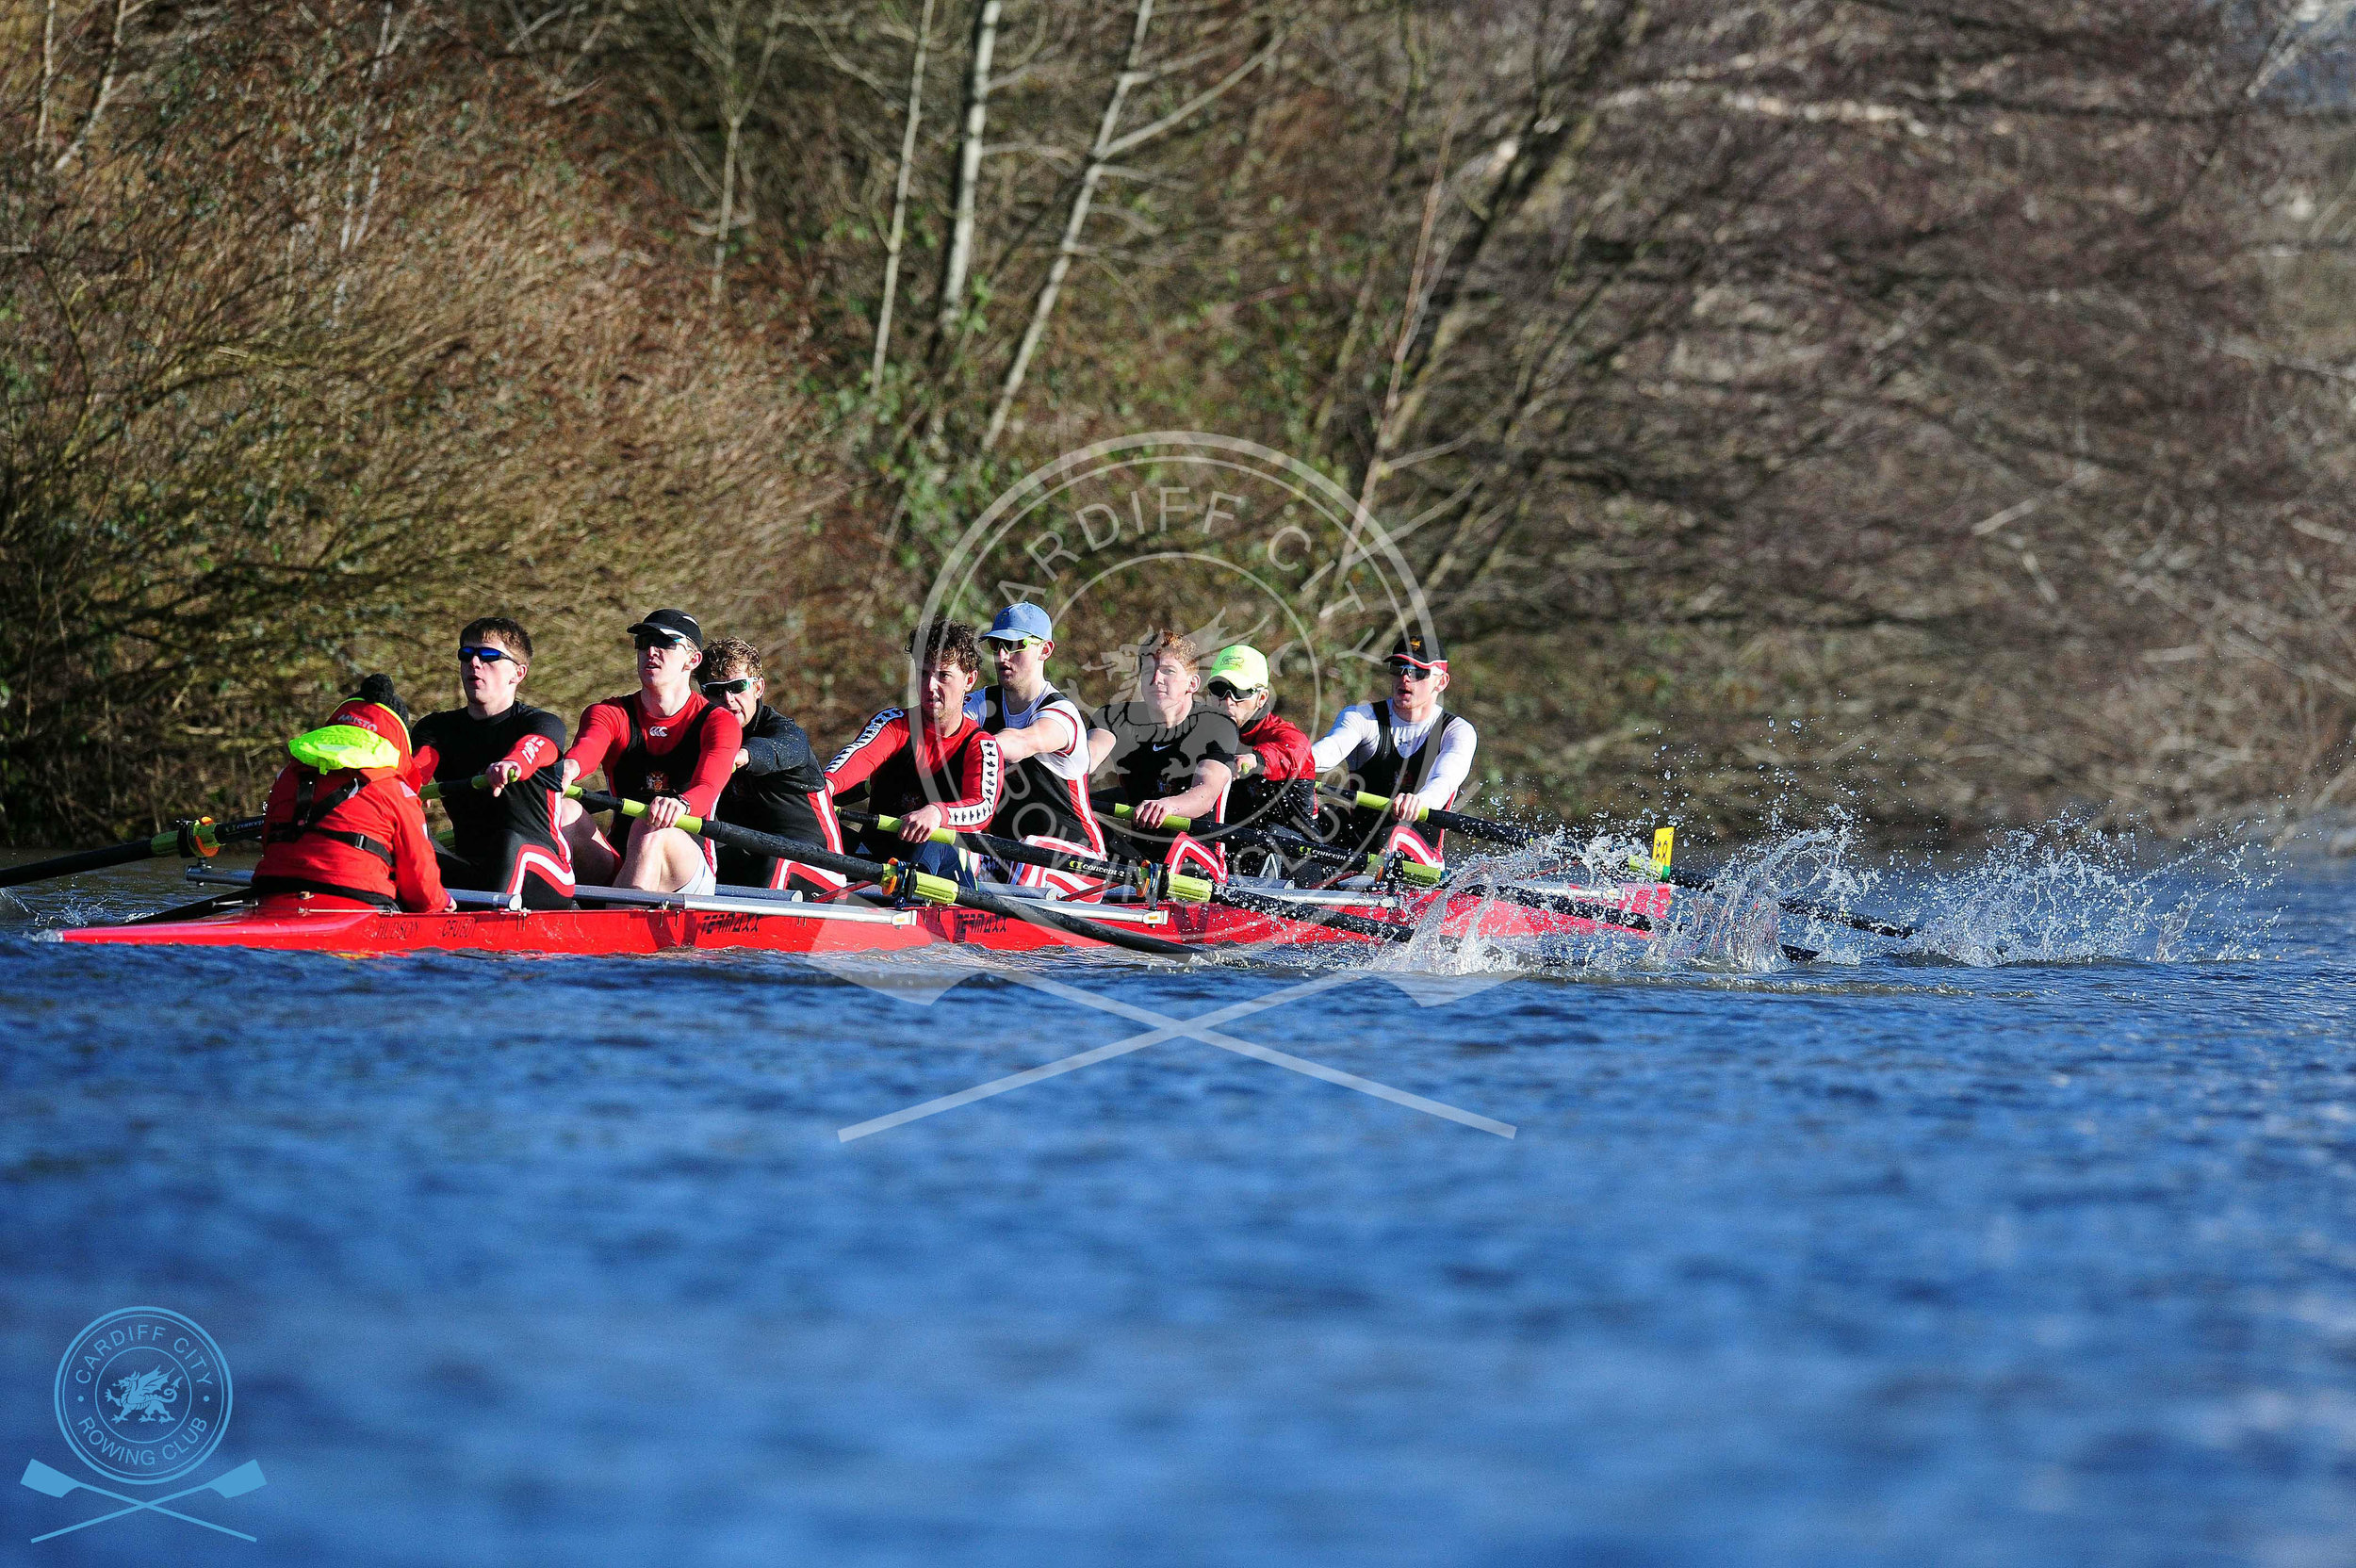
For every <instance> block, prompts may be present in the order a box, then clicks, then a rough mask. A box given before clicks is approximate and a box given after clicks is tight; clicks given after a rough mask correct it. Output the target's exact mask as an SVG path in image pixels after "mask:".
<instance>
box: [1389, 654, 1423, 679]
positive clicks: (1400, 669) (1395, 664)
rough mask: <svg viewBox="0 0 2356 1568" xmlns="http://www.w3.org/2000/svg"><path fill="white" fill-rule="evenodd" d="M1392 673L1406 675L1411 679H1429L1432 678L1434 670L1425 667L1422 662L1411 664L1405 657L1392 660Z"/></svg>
mask: <svg viewBox="0 0 2356 1568" xmlns="http://www.w3.org/2000/svg"><path fill="white" fill-rule="evenodd" d="M1391 673H1392V674H1393V675H1400V676H1405V677H1406V678H1408V679H1410V680H1429V679H1431V678H1432V672H1431V671H1430V670H1428V669H1425V668H1424V667H1423V666H1422V665H1421V664H1410V663H1409V662H1407V661H1406V660H1404V659H1394V660H1392V661H1391Z"/></svg>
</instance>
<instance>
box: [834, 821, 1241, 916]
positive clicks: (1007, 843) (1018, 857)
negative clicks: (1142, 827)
mask: <svg viewBox="0 0 2356 1568" xmlns="http://www.w3.org/2000/svg"><path fill="white" fill-rule="evenodd" d="M835 815H837V816H839V817H841V818H842V819H843V821H844V822H847V823H855V824H858V825H861V826H864V825H870V824H872V825H875V827H876V828H878V829H879V830H881V831H883V832H886V833H897V832H899V831H900V819H899V818H898V817H891V816H878V815H876V814H875V812H873V811H850V810H840V809H839V810H837V811H836V812H835ZM932 841H933V842H934V843H937V844H962V845H964V846H966V847H967V848H970V849H979V850H984V851H986V852H988V853H989V854H991V855H994V856H996V857H997V858H999V859H1001V860H1008V861H1015V862H1019V863H1021V864H1023V865H1026V866H1044V867H1046V868H1047V869H1048V870H1049V871H1061V872H1070V873H1072V874H1074V875H1077V876H1098V877H1102V878H1104V880H1105V881H1107V882H1118V883H1121V884H1123V885H1124V886H1128V887H1133V888H1136V889H1137V890H1139V891H1141V892H1145V893H1148V894H1152V895H1155V896H1161V895H1167V896H1169V897H1170V898H1174V899H1177V900H1179V901H1180V902H1181V903H1185V904H1201V903H1203V901H1204V900H1205V899H1208V898H1209V897H1210V896H1211V884H1210V883H1209V882H1207V881H1205V880H1204V879H1203V878H1202V877H1200V876H1188V875H1186V874H1185V873H1184V872H1172V871H1170V870H1169V868H1168V867H1165V866H1156V865H1154V864H1153V863H1152V862H1151V861H1146V860H1113V859H1100V858H1096V857H1095V856H1090V855H1081V854H1077V853H1074V852H1072V851H1071V850H1062V849H1049V848H1046V847H1045V846H1043V845H1040V844H1026V843H1024V842H1023V841H1021V840H1020V839H1007V838H1001V837H999V836H998V835H996V834H993V833H957V832H952V831H951V830H950V829H948V828H946V827H936V828H934V829H933V831H932Z"/></svg>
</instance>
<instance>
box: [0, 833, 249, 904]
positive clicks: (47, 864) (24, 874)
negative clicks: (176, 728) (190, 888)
mask: <svg viewBox="0 0 2356 1568" xmlns="http://www.w3.org/2000/svg"><path fill="white" fill-rule="evenodd" d="M261 836H262V819H261V818H259V817H239V818H238V819H237V821H236V822H225V823H216V822H214V821H213V819H212V818H210V817H198V818H197V819H195V820H194V821H193V822H184V823H179V824H176V825H173V826H172V827H168V828H166V829H165V830H164V831H163V832H161V833H157V834H155V835H154V836H153V837H150V838H145V839H126V840H124V841H123V842H122V843H119V844H108V845H107V846H106V848H104V849H79V850H75V851H74V853H73V854H71V855H58V856H55V857H52V858H49V859H46V860H36V861H34V862H33V863H32V864H31V865H29V866H10V867H8V869H7V870H5V871H0V888H15V887H21V886H23V885H24V884H25V883H27V882H45V881H47V880H48V879H49V878H51V877H53V876H71V875H73V874H74V873H75V872H80V871H97V870H100V869H101V868H103V867H106V866H122V865H128V864H129V863H130V862H132V861H133V860H153V859H155V858H158V857H160V856H165V855H178V856H180V857H182V858H186V859H190V860H195V859H207V860H209V859H211V858H213V857H214V856H216V855H219V854H220V853H221V845H223V844H227V843H236V842H237V841H239V840H241V839H258V838H260V837H261Z"/></svg>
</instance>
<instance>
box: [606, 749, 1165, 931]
mask: <svg viewBox="0 0 2356 1568" xmlns="http://www.w3.org/2000/svg"><path fill="white" fill-rule="evenodd" d="M564 792H565V793H566V794H567V795H569V796H571V797H572V798H573V799H575V800H578V801H580V802H581V806H582V808H583V809H587V810H591V811H619V812H621V813H622V815H624V816H626V817H643V816H645V815H646V802H645V801H642V800H623V799H621V798H620V797H618V796H615V795H609V794H605V793H602V792H598V791H596V790H584V789H582V788H581V786H580V785H578V784H574V785H569V786H567V787H566V788H565V791H564ZM678 825H679V827H681V828H683V829H685V830H686V831H687V832H690V833H694V834H696V835H698V836H699V837H702V838H706V839H710V840H711V841H712V842H713V843H718V844H728V845H730V846H731V847H733V848H736V849H742V850H745V851H747V852H749V853H751V854H754V855H766V856H770V857H773V858H777V859H781V860H799V861H801V862H802V863H803V864H804V865H809V866H816V867H818V868H819V869H820V870H822V871H830V872H833V873H835V874H837V875H840V876H855V877H858V878H859V879H860V880H862V881H867V882H874V883H875V884H876V885H878V886H879V887H881V888H882V889H883V890H885V891H886V892H897V891H899V890H901V889H903V888H905V889H906V890H908V891H909V892H912V893H914V894H915V895H916V896H917V897H919V898H921V899H924V900H925V901H926V902H928V903H933V904H955V905H957V906H958V907H962V908H967V909H979V910H981V911H982V912H983V913H985V914H992V915H1000V916H1003V917H1005V918H1006V919H1007V920H1026V921H1029V922H1031V923H1034V924H1037V925H1048V926H1053V927H1055V929H1056V930H1058V931H1062V932H1065V933H1068V934H1069V935H1072V936H1074V937H1084V938H1086V939H1088V940H1089V941H1097V942H1105V943H1108V944H1109V945H1111V946H1114V947H1125V948H1127V949H1129V950H1130V951H1131V952H1133V953H1145V954H1151V955H1152V956H1154V957H1156V958H1191V957H1194V956H1197V955H1198V954H1201V953H1203V952H1204V951H1205V950H1204V949H1203V948H1202V947H1200V946H1197V945H1195V944H1194V943H1191V942H1173V941H1170V940H1168V939H1164V938H1161V937H1149V936H1146V935H1144V934H1143V933H1142V932H1137V931H1122V930H1120V929H1117V928H1116V927H1113V926H1111V925H1107V924H1104V923H1098V922H1094V921H1088V920H1084V919H1081V918H1079V917H1077V916H1073V915H1067V914H1065V913H1063V912H1062V911H1061V910H1059V909H1049V908H1043V907H1040V905H1039V901H1037V900H1033V899H1019V898H1001V897H999V896H998V895H997V894H995V893H986V892H983V891H982V890H979V889H977V888H961V887H959V886H958V885H957V883H955V882H952V881H950V880H949V879H947V878H946V877H941V876H933V875H929V874H926V873H924V872H921V871H918V870H917V869H916V868H915V867H913V866H905V865H902V864H901V863H900V862H899V861H897V860H892V861H877V860H861V859H858V858H854V857H852V856H848V855H837V854H836V853H834V851H832V850H830V849H826V848H823V847H821V846H820V845H817V844H806V843H802V842H800V841H798V840H794V839H787V838H781V837H779V836H778V835H777V834H775V833H762V832H759V831H756V830H755V829H753V828H750V827H739V826H738V825H736V824H734V823H728V822H711V821H707V820H705V819H703V818H700V817H695V816H683V817H681V818H679V824H678Z"/></svg>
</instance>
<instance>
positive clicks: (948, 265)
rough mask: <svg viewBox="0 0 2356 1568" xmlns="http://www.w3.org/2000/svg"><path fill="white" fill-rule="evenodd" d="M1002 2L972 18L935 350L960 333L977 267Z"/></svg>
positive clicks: (989, 3) (987, 3)
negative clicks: (976, 207)
mask: <svg viewBox="0 0 2356 1568" xmlns="http://www.w3.org/2000/svg"><path fill="white" fill-rule="evenodd" d="M1001 8H1002V5H1001V0H982V4H981V8H980V9H978V10H977V11H975V12H974V15H973V70H972V72H971V73H969V74H968V76H967V78H966V86H965V129H964V131H963V132H962V133H961V134H960V136H959V138H958V142H957V203H956V207H955V216H954V217H953V218H952V219H951V221H950V229H949V255H948V259H947V261H946V262H945V263H944V264H943V266H942V269H941V306H940V309H939V311H938V312H937V313H936V314H935V317H934V334H935V336H934V347H935V350H936V351H938V350H939V349H940V347H941V345H943V344H945V343H946V342H947V341H948V340H949V338H950V336H951V335H953V334H954V333H955V332H956V330H957V315H958V312H959V311H961V310H962V309H963V308H964V306H965V279H966V274H967V273H968V272H970V271H971V270H973V202H974V188H975V187H977V186H978V185H979V184H980V183H981V177H982V128H983V126H984V125H985V124H986V123H987V122H988V121H989V118H990V114H989V111H990V52H991V51H992V50H994V49H995V48H996V47H997V46H998V13H999V11H1000V9H1001Z"/></svg>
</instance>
